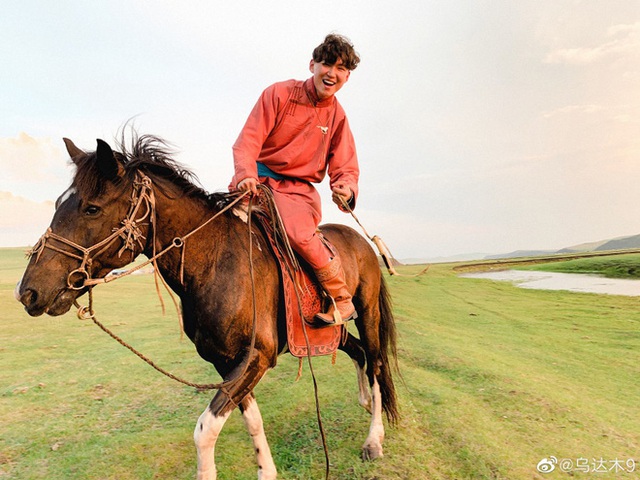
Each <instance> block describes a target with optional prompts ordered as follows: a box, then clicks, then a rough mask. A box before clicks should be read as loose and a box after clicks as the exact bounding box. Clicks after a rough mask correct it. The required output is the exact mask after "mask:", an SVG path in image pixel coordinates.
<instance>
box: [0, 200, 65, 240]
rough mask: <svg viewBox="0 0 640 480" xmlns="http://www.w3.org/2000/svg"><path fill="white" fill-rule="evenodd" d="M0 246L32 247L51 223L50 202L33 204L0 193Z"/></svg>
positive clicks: (51, 211) (52, 207)
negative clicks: (0, 212) (0, 213)
mask: <svg viewBox="0 0 640 480" xmlns="http://www.w3.org/2000/svg"><path fill="white" fill-rule="evenodd" d="M0 211H2V216H0V232H2V235H1V236H0V246H2V247H10V246H17V245H19V246H27V245H33V244H34V243H35V242H36V241H37V240H38V238H40V236H41V235H42V234H43V233H44V231H45V230H46V228H47V226H48V225H49V223H50V221H51V217H52V216H53V212H54V205H53V202H51V201H46V202H34V201H32V200H28V199H26V198H24V197H20V196H17V195H14V194H12V193H10V192H2V191H0Z"/></svg>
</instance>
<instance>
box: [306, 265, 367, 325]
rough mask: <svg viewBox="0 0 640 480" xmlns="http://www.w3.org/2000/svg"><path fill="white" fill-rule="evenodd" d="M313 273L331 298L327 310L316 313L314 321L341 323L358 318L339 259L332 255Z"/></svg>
mask: <svg viewBox="0 0 640 480" xmlns="http://www.w3.org/2000/svg"><path fill="white" fill-rule="evenodd" d="M315 274H316V277H317V278H318V281H319V282H320V285H322V288H324V290H325V291H326V292H327V293H328V294H329V296H330V298H331V306H330V307H329V310H328V311H327V312H326V313H318V314H316V316H315V320H316V323H318V324H320V325H323V324H324V325H342V324H344V323H346V322H348V321H349V320H354V319H356V318H358V313H357V312H356V308H355V307H354V306H353V302H352V301H351V298H352V297H351V294H350V293H349V289H348V288H347V283H346V281H345V275H344V270H343V269H342V263H341V262H340V259H339V258H338V257H334V258H333V259H331V261H330V262H329V263H328V264H327V265H326V266H324V267H322V268H321V269H319V270H316V271H315Z"/></svg>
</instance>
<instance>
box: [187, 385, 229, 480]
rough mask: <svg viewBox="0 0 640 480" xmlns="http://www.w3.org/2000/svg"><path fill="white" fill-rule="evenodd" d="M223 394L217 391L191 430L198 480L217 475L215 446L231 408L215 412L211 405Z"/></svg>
mask: <svg viewBox="0 0 640 480" xmlns="http://www.w3.org/2000/svg"><path fill="white" fill-rule="evenodd" d="M220 395H224V394H223V393H222V392H218V393H217V394H216V396H215V397H214V399H213V401H212V402H211V404H210V405H209V406H207V408H206V409H205V411H204V412H203V413H202V415H200V418H198V423H196V429H195V431H194V432H193V439H194V441H195V444H196V450H197V452H198V477H197V478H198V480H215V479H216V477H217V471H216V460H215V448H216V442H217V440H218V436H219V435H220V431H221V430H222V427H223V426H224V424H225V422H226V421H227V419H228V418H229V415H231V412H232V411H233V409H228V410H227V411H225V412H224V413H222V414H215V413H214V412H213V410H212V408H211V405H213V403H214V402H215V400H216V398H217V397H218V396H220Z"/></svg>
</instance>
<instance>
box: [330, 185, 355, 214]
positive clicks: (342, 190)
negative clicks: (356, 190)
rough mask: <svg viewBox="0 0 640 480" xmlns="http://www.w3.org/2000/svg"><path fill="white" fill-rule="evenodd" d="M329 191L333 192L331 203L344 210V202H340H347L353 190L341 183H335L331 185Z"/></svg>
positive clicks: (351, 196)
mask: <svg viewBox="0 0 640 480" xmlns="http://www.w3.org/2000/svg"><path fill="white" fill-rule="evenodd" d="M331 191H332V192H333V193H332V195H331V199H332V200H333V203H335V204H336V205H338V207H340V210H342V211H345V208H344V204H343V203H342V202H343V201H344V203H346V204H348V203H349V202H350V201H351V199H352V198H353V192H352V191H351V189H350V188H349V187H346V186H344V185H342V184H336V185H334V186H333V189H332V190H331Z"/></svg>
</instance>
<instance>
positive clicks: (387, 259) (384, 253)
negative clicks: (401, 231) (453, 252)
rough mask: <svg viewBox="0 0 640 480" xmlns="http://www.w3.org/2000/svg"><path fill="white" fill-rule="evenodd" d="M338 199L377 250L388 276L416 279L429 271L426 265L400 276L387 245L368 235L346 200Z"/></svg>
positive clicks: (374, 236)
mask: <svg viewBox="0 0 640 480" xmlns="http://www.w3.org/2000/svg"><path fill="white" fill-rule="evenodd" d="M339 198H340V203H342V206H343V208H344V209H345V210H346V211H347V212H349V213H350V214H351V216H352V217H353V219H354V220H355V221H356V223H357V224H358V225H360V228H362V231H363V232H364V234H365V236H366V237H367V238H368V239H369V240H371V242H372V243H373V244H374V245H375V246H376V247H377V248H378V252H379V253H380V256H381V257H382V261H383V262H384V264H385V266H386V267H387V271H388V272H389V275H393V276H397V277H418V276H420V275H424V274H425V273H427V270H429V267H430V266H431V265H427V266H426V267H425V268H424V269H423V270H421V271H420V272H418V273H415V274H413V275H405V274H402V273H398V271H397V270H396V269H395V268H394V267H393V262H392V259H393V258H394V257H393V255H391V252H390V251H389V247H387V245H386V244H385V243H384V241H383V240H382V238H380V237H379V236H377V235H373V236H371V235H369V232H367V229H366V228H364V225H362V223H360V220H359V219H358V217H357V216H356V214H355V213H353V209H352V208H351V207H350V206H349V204H348V203H347V202H346V200H345V199H344V198H342V196H339Z"/></svg>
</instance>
